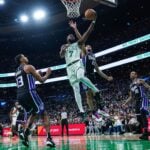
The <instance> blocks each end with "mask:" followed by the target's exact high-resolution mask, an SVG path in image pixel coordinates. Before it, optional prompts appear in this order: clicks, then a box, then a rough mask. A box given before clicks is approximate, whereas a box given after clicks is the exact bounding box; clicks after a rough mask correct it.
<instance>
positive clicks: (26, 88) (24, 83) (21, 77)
mask: <svg viewBox="0 0 150 150" xmlns="http://www.w3.org/2000/svg"><path fill="white" fill-rule="evenodd" d="M15 78H16V84H17V95H19V94H23V93H26V92H30V91H32V90H35V89H36V85H35V79H34V77H33V75H32V74H27V73H26V72H25V71H24V65H20V66H19V67H18V68H17V70H16V73H15Z"/></svg>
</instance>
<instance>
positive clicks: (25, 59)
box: [20, 55, 29, 63]
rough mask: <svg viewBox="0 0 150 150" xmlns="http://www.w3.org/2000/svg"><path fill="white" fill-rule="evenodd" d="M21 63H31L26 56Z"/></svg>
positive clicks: (22, 57)
mask: <svg viewBox="0 0 150 150" xmlns="http://www.w3.org/2000/svg"><path fill="white" fill-rule="evenodd" d="M20 61H21V62H24V63H28V62H29V60H28V58H27V57H26V56H24V55H22V56H21V60H20Z"/></svg>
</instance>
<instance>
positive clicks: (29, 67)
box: [24, 65, 51, 83]
mask: <svg viewBox="0 0 150 150" xmlns="http://www.w3.org/2000/svg"><path fill="white" fill-rule="evenodd" d="M24 71H25V72H26V73H31V74H32V75H33V76H34V77H35V79H36V80H37V81H39V82H41V83H44V82H45V81H46V80H47V79H48V77H49V76H50V74H51V69H50V68H48V69H47V71H46V74H45V76H43V77H42V76H41V75H40V73H38V72H37V71H36V69H35V67H34V66H32V65H26V66H25V67H24Z"/></svg>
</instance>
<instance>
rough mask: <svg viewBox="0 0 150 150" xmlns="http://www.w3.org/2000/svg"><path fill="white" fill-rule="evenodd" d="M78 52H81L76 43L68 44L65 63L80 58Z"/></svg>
mask: <svg viewBox="0 0 150 150" xmlns="http://www.w3.org/2000/svg"><path fill="white" fill-rule="evenodd" d="M80 54H81V48H80V47H79V45H78V43H77V42H76V43H73V44H70V45H69V46H68V47H67V49H66V53H65V60H66V64H67V65H68V64H70V63H72V62H74V61H76V60H79V59H80Z"/></svg>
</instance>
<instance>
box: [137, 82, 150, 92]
mask: <svg viewBox="0 0 150 150" xmlns="http://www.w3.org/2000/svg"><path fill="white" fill-rule="evenodd" d="M139 84H142V85H143V86H144V87H145V88H147V89H148V90H149V91H150V85H149V84H148V83H146V82H145V81H144V80H142V79H139Z"/></svg>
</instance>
